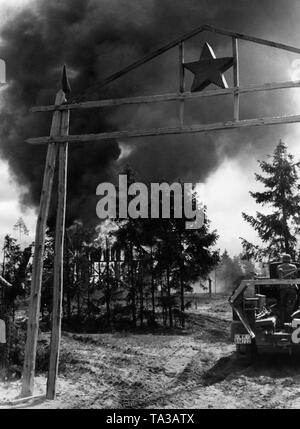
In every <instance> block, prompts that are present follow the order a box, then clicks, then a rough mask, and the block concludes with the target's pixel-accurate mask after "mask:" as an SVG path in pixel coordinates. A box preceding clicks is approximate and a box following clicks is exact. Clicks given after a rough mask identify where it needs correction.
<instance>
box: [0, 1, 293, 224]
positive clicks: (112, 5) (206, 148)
mask: <svg viewBox="0 0 300 429" xmlns="http://www.w3.org/2000/svg"><path fill="white" fill-rule="evenodd" d="M253 3H255V4H257V6H253ZM293 4H295V2H291V6H290V9H289V11H290V14H288V13H287V14H286V15H285V17H284V18H283V17H281V13H282V2H280V1H278V0H276V1H273V0H272V1H271V0H264V1H257V2H253V1H252V0H244V1H240V0H235V1H234V0H228V1H226V2H224V1H221V0H185V1H182V0H64V1H59V0H47V1H35V2H34V1H32V2H31V3H29V4H27V5H26V6H24V7H23V8H22V9H20V10H18V11H17V12H15V13H14V14H12V15H11V16H10V18H9V19H8V20H6V21H5V23H4V24H3V25H2V27H1V31H0V38H1V39H0V40H1V45H0V49H1V54H0V56H1V57H2V58H3V59H4V60H5V61H6V63H7V75H8V81H9V86H8V88H7V89H6V90H5V91H2V93H1V97H2V101H1V104H2V106H1V113H0V154H1V157H3V158H4V159H5V160H7V161H8V162H9V166H10V169H11V172H12V174H13V176H14V178H15V180H16V181H17V182H18V183H19V184H20V185H22V189H26V191H24V192H23V193H22V195H21V203H22V204H24V205H26V206H37V204H38V202H39V197H40V191H41V183H42V176H43V168H44V162H45V154H46V147H45V146H30V145H28V144H26V143H25V142H24V140H25V139H26V138H28V137H35V136H45V135H49V129H50V123H51V115H48V114H42V113H39V114H37V113H35V114H31V113H29V108H30V107H31V106H33V105H41V104H42V105H43V104H52V103H53V101H54V98H55V93H56V91H57V90H58V89H59V87H60V78H61V72H62V66H63V64H66V65H67V67H68V71H69V80H70V82H71V86H72V94H71V97H72V96H73V95H75V94H78V93H81V92H82V91H84V90H85V89H86V88H88V87H90V86H92V85H94V84H96V83H97V82H99V81H101V79H103V78H105V77H107V76H108V75H110V74H111V73H114V72H116V71H118V70H119V69H121V68H122V67H125V66H126V65H128V64H130V63H131V62H133V61H136V60H137V59H139V58H140V57H142V56H144V55H145V54H147V53H149V52H151V51H152V50H154V49H156V48H158V47H160V46H161V45H163V44H165V43H167V42H169V41H171V40H172V39H174V38H177V37H179V36H180V35H182V34H184V33H186V32H188V31H191V30H192V29H193V28H196V27H198V26H200V25H201V24H204V23H211V24H214V25H218V26H221V27H224V28H229V29H233V30H236V31H244V32H247V33H250V34H251V33H252V34H254V35H258V36H261V37H266V38H274V34H276V35H277V37H276V39H277V40H282V39H283V41H284V40H286V39H288V42H291V44H292V42H293V41H294V39H293V36H292V35H291V34H287V33H286V32H285V31H284V25H283V27H282V28H280V29H276V31H275V28H274V27H273V26H272V22H273V20H276V19H278V20H279V19H282V20H283V21H284V22H283V24H284V23H286V24H287V23H288V22H289V20H293V19H294V18H293V8H294V6H293ZM258 6H259V7H258ZM249 11H251V19H250V20H249ZM268 16H269V18H266V17H268ZM205 40H208V41H209V42H210V43H211V44H212V46H213V47H214V49H215V51H216V54H217V56H227V55H231V41H230V39H224V38H221V37H219V36H213V35H209V36H208V35H207V34H206V35H205V36H204V35H201V36H199V37H196V38H194V39H192V40H191V41H189V42H188V43H186V61H192V60H195V59H198V58H199V55H200V51H201V48H202V45H203V43H204V41H205ZM251 46H252V45H251ZM252 49H253V50H252ZM255 49H256V48H252V47H249V46H248V45H247V46H246V52H245V54H244V55H241V68H244V69H247V71H248V72H247V74H246V76H247V79H245V80H244V83H251V82H252V83H255V82H257V79H260V80H261V81H270V77H269V76H270V73H269V71H270V70H269V66H268V64H272V62H274V63H275V61H278V57H277V56H276V55H277V54H278V53H277V52H273V50H272V51H271V52H270V53H269V51H268V53H267V51H263V53H259V52H258V50H257V51H256V50H255ZM254 53H255V54H257V57H256V60H255V61H251V56H252V54H253V55H254ZM289 61H290V57H289V55H288V54H285V53H282V61H281V64H283V66H284V65H288V64H289ZM257 67H258V70H257ZM273 73H274V78H273V80H276V78H277V77H281V74H282V68H280V65H279V66H278V67H277V66H276V67H275V68H273ZM283 74H284V73H283ZM187 77H188V81H187V88H189V85H190V81H191V76H190V75H189V73H188V72H187ZM283 77H285V76H283ZM227 79H228V82H229V84H230V83H231V82H232V80H231V72H228V73H227ZM170 91H172V92H174V91H178V51H177V50H176V49H174V50H172V51H170V52H168V53H166V54H164V55H163V56H161V57H158V58H156V59H155V60H153V61H151V62H149V63H148V64H146V65H144V66H142V67H141V68H139V69H137V70H135V71H134V72H132V73H130V74H128V75H126V76H124V77H123V78H121V79H119V80H117V81H115V82H114V83H112V84H110V85H108V86H106V87H104V88H102V89H101V90H100V91H98V92H97V93H94V94H92V95H91V94H89V98H88V99H97V98H116V97H126V96H134V95H143V94H156V93H160V92H170ZM266 97H267V95H259V96H257V98H256V99H255V98H253V99H251V100H250V102H249V103H247V104H244V105H242V113H243V115H244V116H245V117H247V116H248V117H251V116H256V115H257V109H258V110H261V112H262V113H269V110H270V109H271V106H274V105H277V104H278V101H280V102H281V105H283V106H285V105H288V99H287V98H285V97H284V96H283V95H280V96H276V97H277V98H274V99H269V98H266ZM278 97H280V98H278ZM269 100H271V101H269ZM185 116H186V123H193V122H198V123H199V122H203V123H205V122H208V121H210V122H218V121H221V120H226V119H231V118H232V100H231V99H230V97H227V98H223V99H222V100H221V99H218V100H217V99H214V100H208V99H206V100H205V101H197V102H189V103H187V107H186V112H185ZM177 121H178V105H175V104H172V103H166V104H165V105H163V106H156V105H155V106H154V105H151V106H150V107H149V106H141V107H137V106H135V107H130V108H129V107H127V108H125V107H122V108H119V109H101V110H97V111H88V112H84V113H80V114H79V113H72V114H71V133H72V134H74V133H76V134H80V133H88V132H101V131H105V130H121V129H126V128H133V127H138V128H144V127H148V126H151V127H154V126H158V125H175V124H176V123H177ZM274 139H278V135H277V134H276V131H273V130H270V129H264V130H263V129H259V130H258V129H256V130H244V131H242V132H238V133H237V132H235V131H232V132H228V133H222V134H220V133H214V134H203V135H199V134H198V135H189V136H166V137H158V138H146V139H140V140H135V141H126V142H125V141H104V142H89V143H84V144H81V143H78V144H77V143H76V144H72V145H71V146H70V160H69V172H68V220H69V221H72V220H73V219H75V218H81V219H83V220H89V221H90V222H93V221H95V220H96V213H95V207H96V202H95V190H96V187H97V185H98V184H99V183H100V182H101V181H113V180H115V177H116V174H117V172H118V171H119V170H120V169H121V168H122V166H123V165H124V164H129V165H131V166H132V167H133V168H134V169H136V170H137V171H138V173H139V176H140V177H141V178H142V179H143V180H145V181H150V180H152V181H153V180H157V179H158V178H162V177H163V178H166V179H168V180H174V179H177V178H180V179H182V180H189V181H194V182H196V181H197V182H200V181H205V180H206V179H207V177H208V176H209V174H210V173H212V172H213V171H214V170H216V169H217V168H218V166H219V164H220V162H221V161H222V160H223V159H224V157H227V156H228V157H233V156H240V157H241V159H242V155H243V150H244V149H245V148H246V147H248V148H249V146H251V147H253V151H254V153H255V154H257V155H259V153H260V151H261V146H262V143H263V144H264V145H265V146H266V145H267V146H268V145H269V146H270V147H272V146H273V145H274V144H275V143H276V141H274ZM264 151H266V147H264Z"/></svg>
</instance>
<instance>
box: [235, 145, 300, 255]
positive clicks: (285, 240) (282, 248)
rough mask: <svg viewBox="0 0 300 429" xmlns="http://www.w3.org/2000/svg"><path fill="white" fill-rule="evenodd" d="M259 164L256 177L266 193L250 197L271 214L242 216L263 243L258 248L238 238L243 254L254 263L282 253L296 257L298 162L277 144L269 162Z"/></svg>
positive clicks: (299, 199) (299, 164)
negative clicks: (258, 172) (240, 241)
mask: <svg viewBox="0 0 300 429" xmlns="http://www.w3.org/2000/svg"><path fill="white" fill-rule="evenodd" d="M269 158H271V156H269ZM259 165H260V168H261V170H262V172H263V173H264V174H255V177H256V180H257V181H258V182H260V183H262V184H263V185H264V187H265V191H263V192H250V195H251V197H252V198H254V199H255V201H256V203H257V204H260V205H262V206H263V207H265V206H267V207H269V208H271V209H272V212H271V213H270V214H263V213H261V212H257V213H256V216H250V215H248V214H246V213H243V214H242V215H243V218H244V219H245V220H246V222H248V223H249V224H250V225H251V226H252V227H253V228H254V229H255V231H256V232H257V234H258V236H259V238H260V239H261V241H262V243H263V245H262V246H259V245H254V244H252V243H249V242H248V241H247V240H245V239H241V240H242V245H243V249H244V253H245V255H246V256H247V257H249V258H254V259H255V260H257V261H261V260H262V259H263V258H264V257H267V258H268V259H271V258H274V257H276V258H277V257H278V256H279V255H280V254H281V253H282V252H285V253H290V254H291V255H292V256H295V248H296V243H297V239H296V235H297V234H298V233H299V226H298V225H299V219H300V217H299V215H300V206H299V203H300V195H299V189H300V186H299V184H298V179H299V177H298V168H299V167H300V163H299V162H297V163H295V162H294V157H293V156H292V155H291V154H289V153H288V151H287V146H286V145H285V144H284V142H283V141H280V142H279V144H278V145H277V146H276V148H275V151H274V153H273V156H272V160H271V162H266V161H259Z"/></svg>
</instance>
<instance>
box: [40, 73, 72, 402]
mask: <svg viewBox="0 0 300 429" xmlns="http://www.w3.org/2000/svg"><path fill="white" fill-rule="evenodd" d="M63 90H64V92H65V93H67V92H70V87H69V83H68V78H67V72H66V68H65V67H64V74H63ZM69 122H70V111H69V110H64V111H63V113H62V121H61V131H60V135H62V136H67V135H68V134H69ZM58 163H59V164H58V201H57V214H56V230H55V253H54V279H53V306H52V333H51V344H50V362H49V373H48V379H47V394H46V397H47V399H51V400H52V399H55V396H56V381H57V373H58V363H59V351H60V339H61V318H62V300H63V277H64V236H65V215H66V196H67V168H68V143H61V144H60V146H59V150H58Z"/></svg>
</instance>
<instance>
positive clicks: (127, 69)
mask: <svg viewBox="0 0 300 429" xmlns="http://www.w3.org/2000/svg"><path fill="white" fill-rule="evenodd" d="M203 31H208V32H211V33H217V34H221V35H223V36H228V37H235V38H237V39H241V40H246V41H248V42H253V43H256V44H260V45H265V46H269V47H272V48H277V49H282V50H285V51H288V52H294V53H296V54H300V49H299V48H295V47H293V46H289V45H285V44H283V43H277V42H273V41H270V40H266V39H262V38H258V37H253V36H249V35H247V34H244V33H236V32H232V31H228V30H224V29H221V28H218V27H215V26H212V25H207V24H206V25H201V26H200V27H198V28H196V29H195V30H193V31H190V32H189V33H186V34H184V35H183V36H182V37H180V38H178V39H175V40H174V41H172V42H170V43H168V44H166V45H164V46H162V47H161V48H159V49H156V50H155V51H153V52H150V54H148V55H146V56H144V57H143V58H141V59H140V60H138V61H135V62H134V63H132V64H130V65H129V66H127V67H125V68H123V69H122V70H120V71H118V72H116V73H113V74H112V75H110V76H108V77H107V78H105V79H103V80H102V81H101V82H99V83H98V84H96V85H93V86H92V87H90V88H88V90H86V91H83V92H81V93H80V94H78V95H77V96H75V97H74V98H73V100H80V99H82V98H83V97H84V96H87V95H88V94H94V93H95V92H96V91H97V90H99V89H101V88H102V87H103V86H105V85H107V84H109V83H111V82H113V81H114V80H116V79H119V78H120V77H121V76H124V75H125V74H127V73H129V72H130V71H132V70H134V69H136V68H138V67H140V66H142V65H143V64H146V63H147V62H148V61H150V60H152V59H154V58H156V57H158V56H159V55H162V54H163V53H165V52H167V51H169V50H170V49H172V48H174V47H175V46H177V45H179V44H180V43H182V42H185V41H187V40H189V39H191V38H192V37H194V36H196V35H198V34H200V33H201V32H203Z"/></svg>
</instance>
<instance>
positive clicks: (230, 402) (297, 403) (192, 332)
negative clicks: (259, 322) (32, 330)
mask: <svg viewBox="0 0 300 429" xmlns="http://www.w3.org/2000/svg"><path fill="white" fill-rule="evenodd" d="M229 329H230V309H229V308H228V305H227V303H226V300H225V299H217V300H214V301H209V300H204V301H203V303H201V305H200V306H199V307H198V308H197V309H193V310H192V311H191V312H190V313H189V317H188V325H187V328H186V330H185V331H182V332H179V333H173V334H172V335H170V334H168V335H166V334H161V335H158V334H155V335H153V334H141V335H138V334H131V333H115V334H97V335H88V334H84V335H72V334H64V335H63V340H62V352H61V364H60V376H59V384H58V391H59V392H58V397H57V400H56V401H53V402H49V401H45V400H44V399H43V398H41V399H39V400H36V401H33V402H31V403H26V404H18V405H12V404H11V403H10V402H9V401H10V400H12V399H13V398H15V397H16V396H17V395H18V394H19V392H20V381H15V382H11V383H9V384H8V383H7V384H2V385H1V384H0V401H1V403H2V405H1V406H0V408H14V407H17V408H21V407H26V408H299V407H300V362H298V359H296V358H291V357H288V356H287V357H282V356H279V357H276V356H272V357H269V358H268V359H265V358H264V359H262V358H260V359H258V360H257V361H256V362H255V363H254V364H251V365H248V366H245V365H242V364H240V363H238V362H237V361H236V359H235V355H234V347H233V345H232V344H231V343H230V340H229ZM44 392H45V376H43V375H41V376H39V377H37V379H36V394H41V395H42V394H44Z"/></svg>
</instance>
